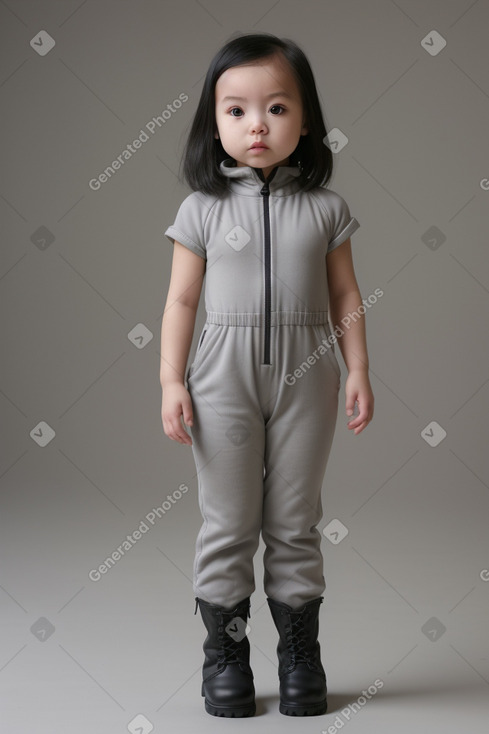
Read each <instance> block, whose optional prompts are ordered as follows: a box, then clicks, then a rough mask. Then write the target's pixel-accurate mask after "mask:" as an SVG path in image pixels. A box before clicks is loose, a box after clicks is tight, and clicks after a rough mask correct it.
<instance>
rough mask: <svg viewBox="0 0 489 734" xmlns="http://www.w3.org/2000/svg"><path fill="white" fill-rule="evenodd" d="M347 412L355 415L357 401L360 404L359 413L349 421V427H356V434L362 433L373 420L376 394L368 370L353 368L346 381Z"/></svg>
mask: <svg viewBox="0 0 489 734" xmlns="http://www.w3.org/2000/svg"><path fill="white" fill-rule="evenodd" d="M345 393H346V414H347V415H353V411H354V409H355V401H356V402H357V404H358V411H359V412H358V415H357V416H355V417H354V418H352V420H350V421H348V428H349V429H350V430H351V429H354V433H355V435H356V434H357V433H361V431H363V429H364V428H366V427H367V425H368V424H369V423H370V421H371V420H372V417H373V414H374V400H375V398H374V394H373V392H372V388H371V386H370V380H369V378H368V372H367V370H352V371H351V372H350V373H349V374H348V377H347V378H346V383H345Z"/></svg>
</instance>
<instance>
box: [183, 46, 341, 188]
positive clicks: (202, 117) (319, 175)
mask: <svg viewBox="0 0 489 734" xmlns="http://www.w3.org/2000/svg"><path fill="white" fill-rule="evenodd" d="M277 53H278V54H282V55H283V57H285V59H286V60H287V62H288V64H289V66H290V68H291V71H292V73H293V74H294V77H295V79H296V81H297V84H298V86H299V90H300V93H301V97H302V104H303V108H304V112H305V121H306V124H307V126H308V129H309V132H308V134H307V135H301V137H300V139H299V142H298V144H297V147H296V149H295V150H294V151H293V152H292V153H291V155H290V157H289V165H290V166H298V167H299V170H300V175H299V176H298V178H297V181H298V182H299V185H300V188H302V189H303V190H304V191H308V190H310V189H312V188H314V187H316V186H327V184H328V182H329V180H330V178H331V176H332V174H333V154H332V152H331V149H330V148H329V146H328V145H326V144H325V143H324V142H323V139H324V137H325V136H326V134H327V133H326V127H325V124H324V120H323V114H322V111H321V105H320V103H319V98H318V94H317V90H316V83H315V81H314V76H313V73H312V69H311V67H310V65H309V61H308V60H307V58H306V56H305V54H304V52H303V51H302V50H301V49H300V48H299V47H298V46H297V45H296V44H295V43H294V41H291V40H290V39H288V38H283V39H281V38H277V36H274V35H272V34H270V33H257V34H254V33H253V34H247V35H242V36H239V37H237V38H234V39H232V40H231V41H229V42H228V43H226V45H225V46H223V47H222V48H221V50H220V51H218V53H217V54H216V55H215V56H214V58H213V59H212V61H211V64H210V66H209V69H208V71H207V74H206V77H205V80H204V85H203V88H202V93H201V96H200V100H199V104H198V106H197V110H196V112H195V116H194V119H193V122H192V126H191V129H190V132H189V135H188V138H187V142H186V145H185V149H184V153H183V156H182V160H183V172H184V177H185V180H186V182H187V184H188V185H189V186H190V188H191V189H193V190H194V191H202V192H203V193H206V194H214V195H216V196H222V195H224V194H225V193H226V192H227V191H228V185H229V182H228V179H227V177H226V176H223V174H222V173H221V171H220V163H221V161H223V160H225V159H226V158H229V157H230V156H229V155H228V154H227V153H226V151H225V150H224V148H223V146H222V143H221V140H220V139H216V138H215V137H214V133H215V132H217V124H216V114H215V88H216V83H217V80H218V79H219V77H220V76H221V74H222V73H223V72H224V71H226V69H229V68H231V67H233V66H239V65H240V64H248V63H250V62H252V61H255V60H257V59H264V58H270V57H271V56H274V55H275V54H277Z"/></svg>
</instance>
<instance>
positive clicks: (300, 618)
mask: <svg viewBox="0 0 489 734" xmlns="http://www.w3.org/2000/svg"><path fill="white" fill-rule="evenodd" d="M307 614H308V613H307V611H305V612H301V613H299V614H291V615H290V624H288V625H287V626H286V628H285V636H286V640H287V649H288V652H289V654H290V665H291V667H292V666H295V665H296V663H307V664H308V665H309V666H310V667H311V668H313V669H316V670H319V667H318V665H317V661H316V659H315V652H316V651H315V649H313V650H311V649H310V648H308V647H307V639H306V629H305V626H304V618H306V619H307Z"/></svg>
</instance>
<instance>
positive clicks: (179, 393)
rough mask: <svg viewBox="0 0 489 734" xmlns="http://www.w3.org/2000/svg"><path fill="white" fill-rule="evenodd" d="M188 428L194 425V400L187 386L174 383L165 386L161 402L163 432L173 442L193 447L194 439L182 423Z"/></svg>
mask: <svg viewBox="0 0 489 734" xmlns="http://www.w3.org/2000/svg"><path fill="white" fill-rule="evenodd" d="M182 415H183V420H184V422H185V424H186V425H187V426H192V425H193V413H192V399H191V397H190V393H189V392H188V390H187V388H186V387H185V385H183V384H182V383H181V382H172V383H170V384H168V385H165V387H164V389H163V397H162V401H161V419H162V421H163V430H164V431H165V433H166V435H167V436H168V437H169V438H171V439H172V440H173V441H178V442H179V443H186V444H188V445H189V446H191V445H192V439H191V438H190V436H189V434H188V433H187V431H186V430H185V429H184V427H183V425H182V421H181V417H182Z"/></svg>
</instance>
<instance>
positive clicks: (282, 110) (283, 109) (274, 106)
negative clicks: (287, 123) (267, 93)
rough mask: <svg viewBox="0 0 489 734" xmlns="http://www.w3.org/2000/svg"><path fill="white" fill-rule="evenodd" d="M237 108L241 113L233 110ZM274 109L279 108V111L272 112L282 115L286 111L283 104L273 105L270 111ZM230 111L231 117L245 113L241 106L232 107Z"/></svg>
mask: <svg viewBox="0 0 489 734" xmlns="http://www.w3.org/2000/svg"><path fill="white" fill-rule="evenodd" d="M235 110H238V112H240V113H241V114H239V115H234V114H233V112H234V111H235ZM272 110H279V111H278V112H272V114H273V115H280V114H282V112H285V107H282V105H281V104H274V105H272V106H271V107H270V111H272ZM229 113H230V115H231V117H241V115H242V113H243V110H242V109H241V108H240V107H233V108H232V109H230V110H229Z"/></svg>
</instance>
